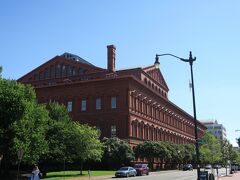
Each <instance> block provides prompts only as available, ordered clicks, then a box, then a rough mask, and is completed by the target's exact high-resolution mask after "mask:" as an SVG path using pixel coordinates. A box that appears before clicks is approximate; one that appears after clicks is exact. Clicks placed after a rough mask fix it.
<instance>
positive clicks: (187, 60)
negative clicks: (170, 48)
mask: <svg viewBox="0 0 240 180" xmlns="http://www.w3.org/2000/svg"><path fill="white" fill-rule="evenodd" d="M159 56H172V57H175V58H177V59H180V60H181V61H184V62H190V61H191V62H193V61H195V60H196V57H194V58H190V59H184V58H180V57H178V56H175V55H173V54H169V53H167V54H156V58H157V57H159Z"/></svg>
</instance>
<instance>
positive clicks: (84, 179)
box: [66, 175, 113, 180]
mask: <svg viewBox="0 0 240 180" xmlns="http://www.w3.org/2000/svg"><path fill="white" fill-rule="evenodd" d="M112 177H113V176H112V175H109V176H91V178H90V179H91V180H101V179H109V178H112ZM66 180H89V177H81V178H69V179H66Z"/></svg>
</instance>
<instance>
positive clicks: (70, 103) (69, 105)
mask: <svg viewBox="0 0 240 180" xmlns="http://www.w3.org/2000/svg"><path fill="white" fill-rule="evenodd" d="M67 111H68V112H72V101H68V103H67Z"/></svg>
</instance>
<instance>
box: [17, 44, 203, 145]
mask: <svg viewBox="0 0 240 180" xmlns="http://www.w3.org/2000/svg"><path fill="white" fill-rule="evenodd" d="M107 48H108V51H107V52H108V60H107V69H102V68H99V67H96V66H94V65H92V64H90V63H89V62H87V61H85V60H84V59H82V58H80V57H78V56H76V55H73V54H70V53H64V54H63V55H61V56H56V57H54V58H52V59H50V60H49V61H47V62H46V63H44V64H42V65H40V66H39V67H37V68H36V69H34V70H33V71H31V72H29V73H27V74H26V75H24V76H23V77H21V78H20V79H19V80H18V81H19V82H22V83H25V84H32V85H33V86H34V87H35V89H36V93H37V99H38V101H39V103H46V102H49V101H50V100H51V101H57V102H59V103H62V104H64V105H65V106H66V107H67V109H68V112H69V114H70V115H71V117H72V118H73V119H74V120H75V121H79V122H82V123H87V124H89V125H91V126H96V128H97V129H99V130H100V131H101V136H102V137H113V136H117V137H119V138H121V139H125V140H126V141H128V142H129V143H130V145H131V146H135V145H137V144H138V143H140V142H143V141H144V140H154V141H171V142H174V143H194V142H195V136H194V121H193V117H192V116H191V115H189V114H188V113H186V112H185V111H183V110H182V109H181V108H179V107H178V106H176V105H175V104H174V103H172V102H171V101H170V100H169V99H168V91H169V89H168V86H167V84H166V82H165V80H164V78H163V76H162V74H161V71H160V69H158V68H156V67H155V66H154V65H152V66H149V67H145V68H133V69H125V70H118V71H117V70H115V47H114V46H113V45H110V46H107ZM198 130H199V132H198V133H199V137H201V136H202V135H203V133H204V131H205V130H206V127H205V126H204V125H202V124H201V123H200V122H198Z"/></svg>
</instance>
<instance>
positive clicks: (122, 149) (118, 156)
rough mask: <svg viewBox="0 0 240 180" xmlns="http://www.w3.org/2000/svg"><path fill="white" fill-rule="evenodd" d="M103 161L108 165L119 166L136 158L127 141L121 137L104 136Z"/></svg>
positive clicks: (127, 163)
mask: <svg viewBox="0 0 240 180" xmlns="http://www.w3.org/2000/svg"><path fill="white" fill-rule="evenodd" d="M102 142H103V145H104V155H103V163H104V164H108V167H110V165H111V167H113V168H118V167H119V166H123V165H129V164H130V161H132V160H134V158H135V157H134V152H133V150H132V149H131V147H130V146H129V144H128V143H127V142H125V141H124V140H121V139H119V138H116V137H114V138H104V139H103V140H102Z"/></svg>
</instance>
